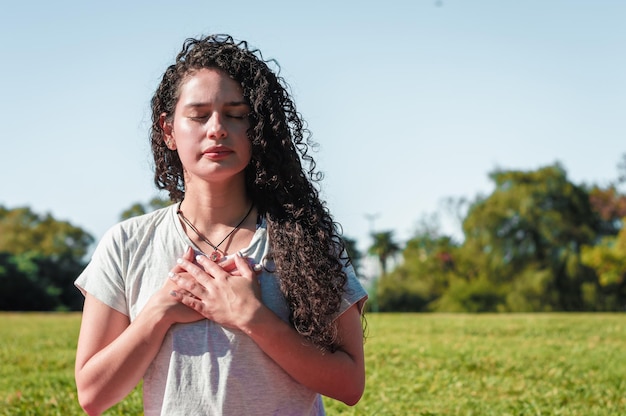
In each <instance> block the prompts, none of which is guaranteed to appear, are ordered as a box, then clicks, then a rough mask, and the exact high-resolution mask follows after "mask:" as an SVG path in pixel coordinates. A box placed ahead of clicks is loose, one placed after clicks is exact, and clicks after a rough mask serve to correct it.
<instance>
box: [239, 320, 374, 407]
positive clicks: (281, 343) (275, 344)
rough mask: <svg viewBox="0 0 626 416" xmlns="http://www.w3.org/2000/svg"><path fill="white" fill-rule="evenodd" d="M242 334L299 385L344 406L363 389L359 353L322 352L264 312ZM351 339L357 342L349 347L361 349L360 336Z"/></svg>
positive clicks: (360, 393)
mask: <svg viewBox="0 0 626 416" xmlns="http://www.w3.org/2000/svg"><path fill="white" fill-rule="evenodd" d="M244 332H246V333H247V334H248V336H250V337H251V338H252V340H254V342H255V343H256V344H257V345H258V346H259V347H260V348H261V349H262V350H263V351H264V352H265V353H266V354H267V355H268V356H269V357H270V358H272V360H274V361H275V362H276V363H277V364H278V365H279V366H280V367H281V368H282V369H283V370H284V371H285V372H287V373H288V374H289V375H290V376H291V377H292V378H294V379H295V380H296V381H298V382H299V383H301V384H303V385H305V386H307V387H308V388H310V389H311V390H313V391H316V392H318V393H320V394H323V395H325V396H328V397H331V398H334V399H336V400H340V401H342V402H344V403H346V404H348V405H354V404H355V403H356V402H358V401H359V399H360V397H361V395H362V393H363V389H364V385H365V371H364V363H363V356H362V353H361V354H354V355H352V354H350V353H348V352H347V351H346V350H345V349H342V348H339V349H338V350H336V351H335V352H330V351H326V350H322V349H320V348H319V347H317V346H315V345H313V344H312V343H311V342H309V341H307V340H306V339H305V338H304V337H303V336H302V335H300V334H299V333H298V332H297V331H296V330H295V329H294V328H293V327H291V326H290V325H289V324H287V323H286V322H284V321H283V320H281V319H280V318H279V317H278V316H276V315H275V314H274V313H273V312H271V311H270V310H269V309H267V308H263V309H262V311H261V312H260V313H259V314H258V315H257V317H256V318H255V319H254V321H253V322H251V323H250V324H249V325H248V326H246V327H245V328H244ZM344 335H346V334H344ZM354 335H355V336H356V337H357V340H356V342H355V341H353V345H357V343H361V345H360V346H359V347H360V348H362V333H357V334H354ZM361 351H362V350H361Z"/></svg>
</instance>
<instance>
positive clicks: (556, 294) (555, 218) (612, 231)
mask: <svg viewBox="0 0 626 416" xmlns="http://www.w3.org/2000/svg"><path fill="white" fill-rule="evenodd" d="M625 160H626V159H625ZM490 178H491V180H492V181H493V183H494V185H495V189H494V191H493V192H492V193H491V194H490V195H488V196H478V197H476V198H475V200H474V201H472V202H469V203H468V204H467V209H466V211H465V216H464V217H463V218H462V227H463V234H464V238H463V241H462V242H458V241H455V239H453V238H452V237H450V236H447V235H441V234H440V233H439V232H438V231H437V229H436V227H428V226H427V227H422V228H423V229H421V230H419V231H418V232H416V234H415V235H414V237H413V238H411V239H410V240H409V241H408V242H407V243H406V245H405V246H404V247H402V249H401V250H400V247H399V246H398V245H397V244H396V243H394V242H393V238H392V237H393V233H392V232H390V231H387V232H384V233H376V234H374V237H375V241H374V243H373V245H372V247H371V248H370V253H372V254H375V255H377V256H378V257H379V258H380V259H381V265H383V266H384V265H385V263H386V259H387V258H390V257H392V256H393V254H394V252H395V251H398V250H400V251H401V255H402V261H401V262H400V265H399V266H397V267H396V268H395V269H394V270H392V271H390V272H388V273H382V276H381V277H380V279H378V280H377V284H376V285H375V286H374V287H373V288H372V291H373V292H372V293H371V295H373V299H374V303H373V304H372V305H370V307H375V308H377V309H378V310H380V311H418V312H423V311H439V312H444V311H445V312H536V311H623V310H625V309H626V281H625V279H624V278H625V276H626V228H623V226H622V225H623V218H624V217H626V197H625V196H624V195H622V194H621V193H620V192H618V187H619V185H620V183H621V182H622V181H623V177H620V178H619V179H618V180H616V181H615V183H613V184H609V185H607V186H604V187H600V186H597V185H592V186H585V185H576V184H574V183H572V182H570V181H569V180H568V178H567V174H566V172H565V170H564V169H563V168H562V167H561V166H560V165H559V164H554V165H551V166H546V167H543V168H540V169H537V170H534V171H516V170H497V171H495V172H493V173H491V174H490ZM381 254H384V257H381ZM356 256H358V253H357V254H356ZM383 270H384V268H383Z"/></svg>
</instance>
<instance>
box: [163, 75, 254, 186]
mask: <svg viewBox="0 0 626 416" xmlns="http://www.w3.org/2000/svg"><path fill="white" fill-rule="evenodd" d="M249 112H250V107H249V106H248V105H247V104H246V102H245V100H244V98H243V93H242V91H241V87H240V86H239V84H238V83H237V82H235V81H233V80H232V79H230V78H229V77H228V75H226V74H225V73H224V72H222V71H220V70H218V69H201V70H198V71H197V72H195V73H193V74H192V75H189V76H188V77H187V78H186V80H185V81H183V83H182V85H181V86H180V96H179V99H178V102H177V104H176V109H175V111H174V120H173V121H172V122H165V123H164V126H163V127H164V131H165V139H166V143H168V147H169V148H170V149H171V150H177V151H178V156H179V158H180V160H181V162H182V164H183V167H184V170H185V182H189V181H192V180H193V179H194V178H196V177H197V178H199V179H200V180H202V181H206V182H221V181H228V180H231V179H233V178H234V177H236V176H238V175H242V176H243V175H244V172H243V171H244V169H245V168H246V166H247V165H248V163H249V162H250V157H251V144H250V140H248V136H247V130H248V128H249V126H250V124H249V121H248V113H249Z"/></svg>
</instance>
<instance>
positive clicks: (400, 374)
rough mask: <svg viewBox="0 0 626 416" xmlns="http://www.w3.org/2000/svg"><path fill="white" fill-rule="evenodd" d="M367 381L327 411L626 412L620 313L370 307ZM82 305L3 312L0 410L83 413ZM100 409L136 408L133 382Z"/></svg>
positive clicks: (125, 411) (121, 411) (625, 349)
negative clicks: (79, 378) (354, 397)
mask: <svg viewBox="0 0 626 416" xmlns="http://www.w3.org/2000/svg"><path fill="white" fill-rule="evenodd" d="M367 320H368V325H369V338H368V340H367V343H366V345H365V351H366V360H367V387H366V391H365V394H364V396H363V399H362V400H361V401H360V402H359V404H357V405H356V406H355V407H347V406H345V405H343V404H341V403H338V402H335V401H333V400H330V399H325V403H326V407H327V413H328V414H329V415H335V414H344V415H480V416H483V415H494V416H495V415H498V416H506V415H511V416H513V415H515V416H519V415H580V416H591V415H626V393H625V392H626V326H625V324H626V315H623V314H528V315H443V314H430V315H426V314H372V315H369V316H368V318H367ZM79 325H80V315H79V314H8V313H3V314H0V363H1V367H0V415H2V416H5V415H11V416H15V415H63V416H66V415H81V414H83V413H82V411H81V410H80V407H79V406H78V404H77V400H76V391H75V385H74V376H73V371H74V354H75V348H76V339H77V336H78V328H79ZM106 414H107V415H136V414H141V394H140V392H139V390H135V391H134V392H133V393H132V394H131V395H130V396H129V397H128V398H127V399H126V400H124V402H122V403H120V404H119V405H118V406H116V407H115V408H114V409H112V410H110V411H109V412H107V413H106Z"/></svg>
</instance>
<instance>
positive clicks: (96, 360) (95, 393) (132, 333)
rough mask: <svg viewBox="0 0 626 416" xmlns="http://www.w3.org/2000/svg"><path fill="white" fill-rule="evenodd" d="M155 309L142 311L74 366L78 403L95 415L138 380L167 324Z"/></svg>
mask: <svg viewBox="0 0 626 416" xmlns="http://www.w3.org/2000/svg"><path fill="white" fill-rule="evenodd" d="M169 326H170V325H169V324H167V323H166V322H165V321H164V320H163V319H161V317H159V316H156V313H151V312H150V311H144V312H142V313H141V314H139V315H138V316H137V319H136V320H135V321H134V322H132V323H131V324H130V325H129V326H128V327H127V328H126V329H125V330H124V331H123V332H122V333H121V334H120V335H119V337H117V338H116V339H115V340H113V341H112V342H111V343H110V344H109V345H107V346H106V347H105V348H103V349H102V350H100V351H99V352H98V353H96V354H95V355H94V356H93V357H91V358H90V359H89V360H88V361H86V362H85V363H84V364H83V365H82V366H81V367H80V368H79V367H78V366H77V369H76V385H77V388H78V396H79V401H80V403H81V406H82V407H83V408H84V409H85V411H86V412H87V413H88V414H90V415H99V414H101V413H102V412H103V411H105V410H106V409H108V408H109V407H111V406H113V405H114V404H116V403H118V402H119V401H121V400H122V399H123V398H124V397H126V395H128V394H129V393H130V392H131V391H132V389H133V388H134V387H135V386H136V385H137V384H138V383H139V381H140V380H141V379H142V378H143V375H144V374H145V372H146V369H147V368H148V366H149V365H150V363H151V362H152V360H153V359H154V357H155V356H156V354H157V353H158V351H159V349H160V347H161V344H162V342H163V338H164V337H165V334H166V333H167V330H168V328H169Z"/></svg>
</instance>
